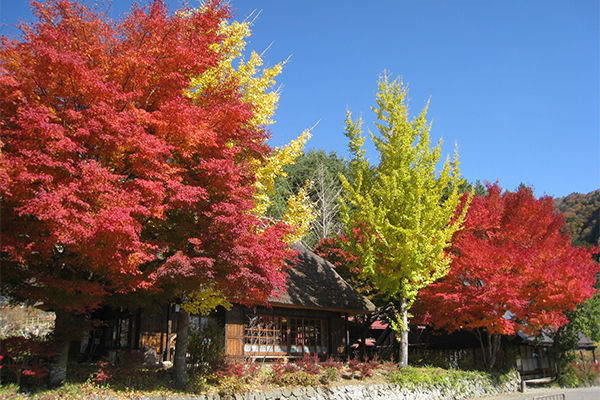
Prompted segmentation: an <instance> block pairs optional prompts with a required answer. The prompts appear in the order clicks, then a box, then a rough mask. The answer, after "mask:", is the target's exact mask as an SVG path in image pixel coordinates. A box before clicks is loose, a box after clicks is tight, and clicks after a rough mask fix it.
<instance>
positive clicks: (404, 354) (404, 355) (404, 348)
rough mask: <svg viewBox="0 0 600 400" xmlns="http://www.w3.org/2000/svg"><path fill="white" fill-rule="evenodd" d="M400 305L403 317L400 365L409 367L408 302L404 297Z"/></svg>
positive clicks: (399, 355)
mask: <svg viewBox="0 0 600 400" xmlns="http://www.w3.org/2000/svg"><path fill="white" fill-rule="evenodd" d="M401 302H402V303H401V305H400V317H401V318H402V330H401V331H400V346H399V347H400V351H399V354H398V365H399V366H400V368H406V367H408V302H407V300H406V297H403V298H402V300H401Z"/></svg>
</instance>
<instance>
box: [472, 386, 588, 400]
mask: <svg viewBox="0 0 600 400" xmlns="http://www.w3.org/2000/svg"><path fill="white" fill-rule="evenodd" d="M559 393H564V394H565V399H566V400H600V386H595V387H589V388H577V389H561V388H528V389H527V392H525V393H510V394H504V395H501V396H494V397H480V398H478V399H473V400H532V399H534V398H535V397H537V396H548V395H551V394H559Z"/></svg>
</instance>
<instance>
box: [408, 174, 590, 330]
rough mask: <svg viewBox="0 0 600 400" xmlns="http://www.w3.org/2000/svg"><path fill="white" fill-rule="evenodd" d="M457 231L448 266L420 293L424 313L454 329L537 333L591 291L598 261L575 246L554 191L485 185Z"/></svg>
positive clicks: (437, 324)
mask: <svg viewBox="0 0 600 400" xmlns="http://www.w3.org/2000/svg"><path fill="white" fill-rule="evenodd" d="M488 191H489V194H488V196H486V197H481V196H476V197H475V198H474V199H473V202H472V203H471V207H470V208H469V212H468V214H467V219H466V221H465V227H464V229H463V230H462V231H459V232H457V233H456V234H455V236H454V238H453V244H452V248H451V249H450V251H451V252H452V253H453V254H454V259H453V262H452V267H451V270H450V273H449V274H448V275H447V276H446V277H444V278H442V279H440V280H439V281H437V282H436V283H434V284H432V285H430V286H429V287H427V288H425V289H423V290H422V291H421V293H419V301H418V303H417V304H416V308H415V309H416V310H417V312H418V314H419V319H420V320H422V321H424V322H427V323H431V324H432V325H434V326H435V327H436V328H443V329H446V330H449V331H453V330H457V329H463V328H464V329H471V330H472V329H476V328H485V329H486V330H487V331H488V332H490V333H491V334H514V333H516V332H517V331H523V332H525V333H536V332H539V331H540V330H541V329H544V328H550V327H554V328H556V327H559V326H562V325H564V324H565V323H566V322H567V320H566V317H565V315H564V312H565V311H566V310H569V309H573V308H574V307H575V305H576V304H578V303H581V302H583V301H584V300H586V299H587V298H589V297H591V296H592V295H593V293H594V289H593V285H594V282H595V277H596V274H597V272H598V264H596V263H595V262H594V261H593V259H592V251H591V250H588V249H585V248H583V247H574V246H573V245H572V244H571V242H570V239H569V237H568V236H567V235H566V233H564V230H565V225H564V220H563V218H562V216H561V215H559V214H556V213H555V212H554V207H553V206H552V200H551V198H549V197H542V198H540V199H536V198H535V197H534V196H533V192H532V191H531V189H529V188H520V189H519V190H518V191H517V192H505V193H502V192H501V189H500V187H499V186H498V185H497V184H495V185H489V186H488Z"/></svg>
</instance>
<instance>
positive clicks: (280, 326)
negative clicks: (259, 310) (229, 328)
mask: <svg viewBox="0 0 600 400" xmlns="http://www.w3.org/2000/svg"><path fill="white" fill-rule="evenodd" d="M244 328H245V329H244V352H245V353H246V354H275V355H284V354H291V355H298V354H304V353H327V322H326V321H325V320H322V319H316V318H288V317H277V316H265V315H249V316H248V317H247V320H246V324H245V327H244Z"/></svg>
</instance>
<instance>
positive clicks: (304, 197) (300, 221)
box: [282, 181, 317, 243]
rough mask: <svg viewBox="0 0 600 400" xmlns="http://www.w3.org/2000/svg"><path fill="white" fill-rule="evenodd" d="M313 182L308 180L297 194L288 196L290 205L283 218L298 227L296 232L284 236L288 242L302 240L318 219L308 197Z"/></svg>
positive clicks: (290, 224)
mask: <svg viewBox="0 0 600 400" xmlns="http://www.w3.org/2000/svg"><path fill="white" fill-rule="evenodd" d="M311 184H312V182H310V181H306V182H305V184H304V187H303V188H301V189H300V190H299V191H298V193H297V194H296V195H295V196H290V197H289V198H288V201H287V204H288V207H287V210H286V212H285V214H284V215H283V217H282V220H283V222H284V223H286V224H287V225H289V226H293V227H296V232H295V233H294V234H291V235H287V236H286V237H285V238H284V240H285V241H286V242H287V243H295V242H298V241H300V240H301V239H302V238H303V237H304V236H305V235H306V234H307V233H308V231H309V230H310V227H311V224H312V223H313V222H314V220H315V219H317V214H316V213H315V212H314V208H313V205H312V203H311V202H310V198H309V197H308V187H309V186H310V185H311Z"/></svg>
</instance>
